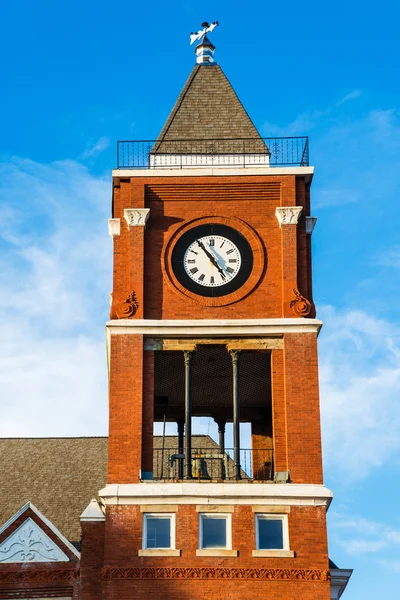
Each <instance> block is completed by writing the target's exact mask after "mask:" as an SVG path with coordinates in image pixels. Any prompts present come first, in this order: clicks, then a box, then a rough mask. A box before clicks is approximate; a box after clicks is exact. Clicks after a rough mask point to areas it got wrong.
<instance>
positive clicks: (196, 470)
mask: <svg viewBox="0 0 400 600" xmlns="http://www.w3.org/2000/svg"><path fill="white" fill-rule="evenodd" d="M192 477H193V479H211V477H210V476H209V474H208V471H207V463H206V461H205V459H204V458H203V456H202V454H194V455H193V456H192Z"/></svg>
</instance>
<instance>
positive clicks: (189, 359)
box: [183, 350, 193, 365]
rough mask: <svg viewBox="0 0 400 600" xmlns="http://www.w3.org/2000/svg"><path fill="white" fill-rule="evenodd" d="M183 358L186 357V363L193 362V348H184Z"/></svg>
mask: <svg viewBox="0 0 400 600" xmlns="http://www.w3.org/2000/svg"><path fill="white" fill-rule="evenodd" d="M183 358H184V359H185V365H188V364H190V363H191V362H192V358H193V350H183Z"/></svg>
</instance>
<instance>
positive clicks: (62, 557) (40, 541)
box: [0, 517, 69, 563]
mask: <svg viewBox="0 0 400 600" xmlns="http://www.w3.org/2000/svg"><path fill="white" fill-rule="evenodd" d="M68 560H69V558H68V556H67V555H66V554H65V553H64V552H63V551H62V550H61V548H59V547H58V546H57V544H56V543H55V542H54V541H53V540H52V539H51V538H50V537H49V536H48V535H47V534H46V533H45V532H44V531H43V529H41V527H39V525H37V523H35V521H34V520H33V519H32V518H31V517H28V518H27V519H26V520H25V521H24V522H23V523H22V524H21V525H20V526H19V527H18V528H17V529H16V530H15V531H14V532H13V533H12V534H11V535H9V536H8V538H7V539H6V540H5V541H4V542H3V543H2V544H1V545H0V563H37V562H64V561H68Z"/></svg>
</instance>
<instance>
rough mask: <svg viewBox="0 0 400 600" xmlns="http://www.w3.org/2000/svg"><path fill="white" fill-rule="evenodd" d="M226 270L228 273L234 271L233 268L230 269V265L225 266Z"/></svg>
mask: <svg viewBox="0 0 400 600" xmlns="http://www.w3.org/2000/svg"><path fill="white" fill-rule="evenodd" d="M226 270H227V271H228V273H234V272H235V270H234V269H231V267H226Z"/></svg>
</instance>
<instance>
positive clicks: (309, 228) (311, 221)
mask: <svg viewBox="0 0 400 600" xmlns="http://www.w3.org/2000/svg"><path fill="white" fill-rule="evenodd" d="M316 223H317V217H306V233H307V234H308V235H311V234H312V232H313V231H314V227H315V225H316Z"/></svg>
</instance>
